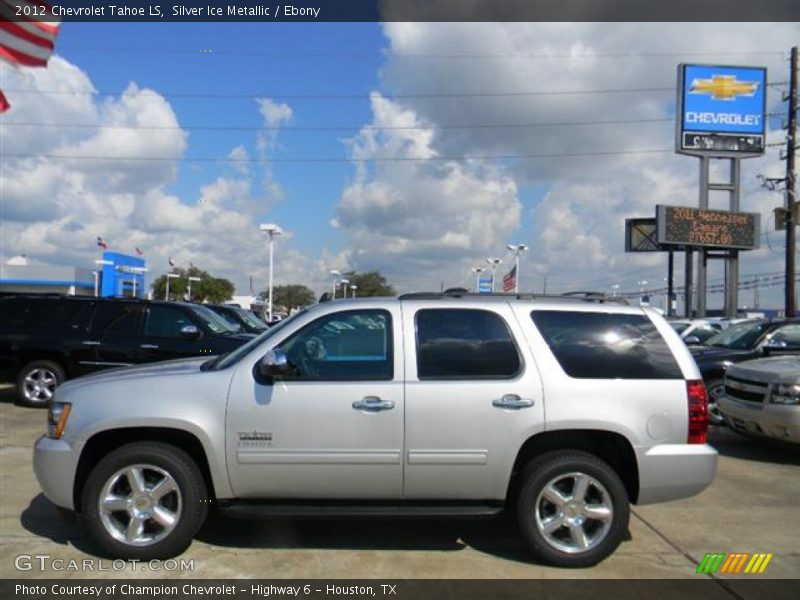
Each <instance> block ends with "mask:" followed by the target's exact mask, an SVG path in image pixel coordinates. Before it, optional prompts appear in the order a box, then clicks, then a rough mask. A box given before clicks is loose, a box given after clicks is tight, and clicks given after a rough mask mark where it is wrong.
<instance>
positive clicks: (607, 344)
mask: <svg viewBox="0 0 800 600" xmlns="http://www.w3.org/2000/svg"><path fill="white" fill-rule="evenodd" d="M531 318H532V319H533V322H534V323H535V324H536V327H537V328H538V329H539V331H540V332H541V333H542V336H543V337H544V339H545V341H546V342H547V345H548V346H549V347H550V350H551V351H552V352H553V355H554V356H555V357H556V360H558V362H559V364H560V365H561V368H562V369H564V372H565V373H566V374H567V375H569V376H570V377H575V378H578V379H683V374H682V373H681V369H680V367H679V366H678V363H677V362H676V360H675V357H674V356H673V355H672V351H671V350H670V349H669V347H668V346H667V344H666V342H665V341H664V339H663V338H662V337H661V334H660V333H659V332H658V330H657V329H656V328H655V325H653V323H652V321H650V319H648V318H647V317H646V316H645V315H628V314H609V313H593V312H577V311H555V310H537V311H533V312H532V313H531Z"/></svg>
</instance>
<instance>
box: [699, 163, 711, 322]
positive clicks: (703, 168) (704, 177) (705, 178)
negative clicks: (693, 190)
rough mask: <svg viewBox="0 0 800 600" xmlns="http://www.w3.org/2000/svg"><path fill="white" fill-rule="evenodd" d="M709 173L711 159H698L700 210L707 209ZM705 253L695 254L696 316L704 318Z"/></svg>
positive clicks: (702, 250) (702, 251)
mask: <svg viewBox="0 0 800 600" xmlns="http://www.w3.org/2000/svg"><path fill="white" fill-rule="evenodd" d="M710 171H711V159H710V158H709V157H708V156H701V157H700V202H699V207H700V208H701V209H707V208H708V191H709V177H710V175H709V173H710ZM707 281H708V277H707V274H706V251H705V248H700V249H699V251H698V253H697V316H698V317H699V318H703V317H705V316H706V283H707Z"/></svg>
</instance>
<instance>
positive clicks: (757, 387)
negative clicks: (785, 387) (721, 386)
mask: <svg viewBox="0 0 800 600" xmlns="http://www.w3.org/2000/svg"><path fill="white" fill-rule="evenodd" d="M767 390H768V386H767V384H766V383H762V382H760V381H752V380H750V379H740V378H739V377H730V376H728V377H726V378H725V393H726V394H727V395H728V396H730V397H731V398H736V399H738V400H744V401H745V402H758V403H763V402H764V398H765V396H766V395H767Z"/></svg>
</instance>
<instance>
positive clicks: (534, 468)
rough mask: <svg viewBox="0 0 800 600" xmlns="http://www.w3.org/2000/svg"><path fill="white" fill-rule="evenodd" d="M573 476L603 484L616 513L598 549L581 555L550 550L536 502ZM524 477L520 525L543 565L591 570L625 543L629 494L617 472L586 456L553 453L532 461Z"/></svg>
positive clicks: (581, 453) (592, 457)
mask: <svg viewBox="0 0 800 600" xmlns="http://www.w3.org/2000/svg"><path fill="white" fill-rule="evenodd" d="M571 472H581V473H585V474H586V475H589V476H590V477H593V478H595V479H597V480H598V481H599V482H600V483H602V484H603V486H604V487H605V488H606V491H607V492H608V494H609V495H610V497H611V504H612V508H613V511H614V516H613V518H612V522H611V527H610V529H609V531H608V533H607V534H606V537H605V538H604V539H603V540H602V541H601V542H600V544H599V545H597V546H596V547H594V548H592V549H591V550H588V551H586V552H581V553H578V554H570V553H567V552H564V551H561V550H558V549H557V548H554V547H553V546H551V545H550V544H549V543H548V542H547V540H546V539H545V538H544V536H543V535H542V533H541V532H540V531H539V529H538V528H537V527H536V518H535V510H536V500H537V498H538V497H539V494H540V493H541V491H542V489H543V488H544V486H545V485H547V484H548V483H549V482H550V481H551V480H553V479H554V478H556V477H558V476H559V475H564V474H566V473H571ZM521 476H522V477H523V483H522V485H521V486H520V489H519V493H518V495H517V522H518V525H519V528H520V532H521V533H522V535H523V537H524V538H525V540H526V542H527V543H528V544H529V546H530V548H531V550H533V552H534V554H535V555H536V556H537V558H539V559H540V560H542V561H543V562H545V563H547V564H550V565H553V566H559V567H569V568H579V567H589V566H592V565H595V564H597V563H598V562H600V561H602V560H603V559H605V558H607V557H608V556H609V555H611V554H612V553H613V552H614V551H615V550H616V549H617V547H618V546H619V544H620V543H621V542H622V540H623V538H624V537H625V534H626V532H627V530H628V521H629V519H630V505H629V501H628V493H627V490H626V489H625V486H624V485H623V483H622V481H621V480H620V478H619V476H618V475H617V474H616V472H615V471H614V470H613V469H612V468H611V467H610V466H608V465H607V464H606V463H605V462H603V461H602V460H600V459H598V458H596V457H595V456H593V455H591V454H588V453H584V452H551V453H548V454H545V455H543V456H542V457H540V458H539V459H535V460H534V461H532V462H531V463H530V464H529V465H528V467H526V469H525V470H524V471H523V473H522V475H521Z"/></svg>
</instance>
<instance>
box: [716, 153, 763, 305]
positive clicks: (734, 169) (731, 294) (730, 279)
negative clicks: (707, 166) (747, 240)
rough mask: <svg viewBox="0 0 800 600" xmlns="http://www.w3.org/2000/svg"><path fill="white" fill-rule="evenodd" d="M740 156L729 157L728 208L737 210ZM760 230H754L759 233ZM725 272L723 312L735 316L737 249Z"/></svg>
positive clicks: (737, 289)
mask: <svg viewBox="0 0 800 600" xmlns="http://www.w3.org/2000/svg"><path fill="white" fill-rule="evenodd" d="M741 165H742V160H741V159H740V158H732V159H731V189H730V194H731V197H730V210H731V212H739V190H740V180H741V172H742V169H741ZM760 233H761V232H756V235H759V234H760ZM725 274H726V278H725V279H726V281H727V284H728V286H727V287H726V288H725V314H726V315H727V316H728V317H731V318H733V317H735V316H736V313H737V312H738V310H739V251H738V250H733V251H732V252H731V253H730V258H729V259H728V260H726V261H725Z"/></svg>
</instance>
